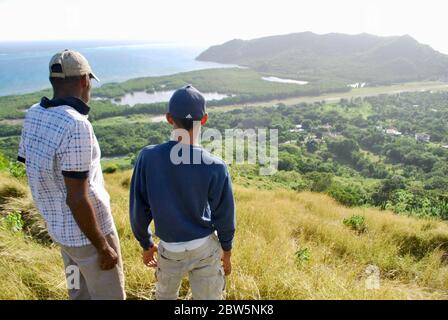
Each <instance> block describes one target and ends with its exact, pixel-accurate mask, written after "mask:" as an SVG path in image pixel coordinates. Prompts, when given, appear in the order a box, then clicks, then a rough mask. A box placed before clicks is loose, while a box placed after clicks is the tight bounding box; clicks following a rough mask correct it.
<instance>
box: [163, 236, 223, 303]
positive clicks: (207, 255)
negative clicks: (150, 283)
mask: <svg viewBox="0 0 448 320" xmlns="http://www.w3.org/2000/svg"><path fill="white" fill-rule="evenodd" d="M221 256H222V249H221V245H220V243H219V241H218V238H217V236H216V235H215V234H212V235H210V237H209V238H208V239H207V241H206V242H205V243H204V244H203V245H201V246H200V247H199V248H196V249H194V250H191V251H184V252H171V251H167V250H166V249H165V248H164V247H163V245H159V251H158V258H157V262H158V263H157V270H156V278H157V284H156V299H157V300H176V299H177V298H178V294H179V288H180V285H181V282H182V278H183V277H184V275H185V274H187V273H188V276H189V280H190V286H191V292H192V294H193V299H194V300H222V299H223V297H224V289H225V282H226V280H225V276H224V269H223V267H222V264H221Z"/></svg>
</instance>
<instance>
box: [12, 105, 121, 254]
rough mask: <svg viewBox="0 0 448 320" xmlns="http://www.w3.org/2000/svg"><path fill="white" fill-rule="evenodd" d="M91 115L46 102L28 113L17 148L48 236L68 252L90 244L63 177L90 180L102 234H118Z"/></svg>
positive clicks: (82, 109) (82, 107)
mask: <svg viewBox="0 0 448 320" xmlns="http://www.w3.org/2000/svg"><path fill="white" fill-rule="evenodd" d="M88 111H89V107H88V106H87V105H86V104H84V103H83V102H82V101H81V100H79V99H76V98H67V99H58V100H49V99H47V98H43V99H42V102H41V103H40V104H36V105H34V106H32V107H31V108H30V109H29V110H28V112H27V115H26V118H25V121H24V124H23V129H22V137H21V141H20V145H19V156H18V160H19V161H22V162H24V163H25V164H26V172H27V176H28V182H29V185H30V188H31V193H32V195H33V199H34V202H35V203H36V207H37V209H38V210H39V212H40V213H41V214H42V216H43V218H44V219H45V221H46V223H47V228H48V232H49V234H50V235H51V237H52V238H53V240H54V241H55V242H57V243H59V244H61V245H64V246H68V247H82V246H86V245H89V244H90V241H89V240H88V239H87V237H86V236H85V235H84V233H83V232H82V231H81V230H80V228H79V226H78V224H77V223H76V221H75V219H74V217H73V214H72V212H71V210H70V208H69V207H68V206H67V204H66V197H67V190H66V187H65V183H64V176H67V177H72V178H83V177H88V180H89V190H88V196H89V199H90V201H91V203H92V206H93V208H94V210H95V213H96V219H97V221H98V224H99V226H100V228H101V230H102V232H103V233H104V234H105V235H107V234H109V233H111V232H112V231H114V230H115V225H114V222H113V218H112V215H111V209H110V199H109V194H108V193H107V191H106V189H105V187H104V180H103V175H102V171H101V164H100V157H101V153H100V148H99V146H98V141H97V139H96V137H95V134H94V132H93V128H92V125H91V124H90V122H89V121H88V119H87V113H88Z"/></svg>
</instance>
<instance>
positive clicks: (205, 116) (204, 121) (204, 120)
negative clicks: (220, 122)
mask: <svg viewBox="0 0 448 320" xmlns="http://www.w3.org/2000/svg"><path fill="white" fill-rule="evenodd" d="M207 120H208V113H206V114H204V116H203V117H202V119H201V126H203V125H205V124H206V123H207Z"/></svg>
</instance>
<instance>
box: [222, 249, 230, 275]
mask: <svg viewBox="0 0 448 320" xmlns="http://www.w3.org/2000/svg"><path fill="white" fill-rule="evenodd" d="M231 255H232V253H231V251H224V252H223V254H222V258H221V260H222V266H223V268H224V274H225V275H226V276H228V275H230V273H231V272H232V262H231V261H230V257H231Z"/></svg>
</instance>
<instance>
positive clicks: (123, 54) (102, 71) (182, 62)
mask: <svg viewBox="0 0 448 320" xmlns="http://www.w3.org/2000/svg"><path fill="white" fill-rule="evenodd" d="M66 48H69V49H74V50H77V51H80V52H81V53H82V54H83V55H84V56H85V57H86V58H87V59H88V60H89V62H90V65H91V66H92V69H93V70H94V72H95V74H96V75H97V76H98V77H99V78H100V80H101V84H104V83H107V82H119V81H125V80H127V79H131V78H136V77H144V76H160V75H168V74H174V73H178V72H185V71H191V70H199V69H208V68H220V67H232V66H230V65H223V64H219V63H213V62H202V61H196V60H195V57H197V56H198V55H199V53H201V52H202V51H203V50H205V49H207V46H192V45H184V44H175V43H143V42H112V41H70V42H69V41H39V42H3V43H2V42H0V96H4V95H11V94H22V93H28V92H33V91H36V90H40V89H45V88H48V87H50V83H49V82H48V62H49V61H50V58H51V56H52V55H53V54H54V53H56V52H58V51H61V50H63V49H66Z"/></svg>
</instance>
